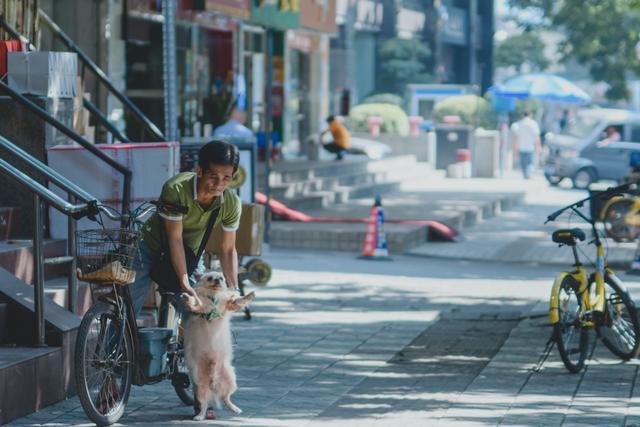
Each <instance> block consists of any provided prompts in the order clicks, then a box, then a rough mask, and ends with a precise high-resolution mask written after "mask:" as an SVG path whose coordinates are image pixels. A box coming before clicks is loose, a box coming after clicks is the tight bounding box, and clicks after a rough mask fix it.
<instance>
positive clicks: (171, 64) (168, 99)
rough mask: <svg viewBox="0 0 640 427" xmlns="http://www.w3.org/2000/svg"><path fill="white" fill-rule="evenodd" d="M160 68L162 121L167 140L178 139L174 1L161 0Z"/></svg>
mask: <svg viewBox="0 0 640 427" xmlns="http://www.w3.org/2000/svg"><path fill="white" fill-rule="evenodd" d="M162 14H163V15H164V24H163V26H162V57H163V61H162V64H163V65H162V68H163V73H164V123H165V134H166V136H167V139H168V140H169V141H177V140H178V115H177V109H176V105H177V92H176V3H175V0H162Z"/></svg>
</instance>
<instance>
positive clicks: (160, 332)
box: [138, 328, 173, 378]
mask: <svg viewBox="0 0 640 427" xmlns="http://www.w3.org/2000/svg"><path fill="white" fill-rule="evenodd" d="M172 334H173V330H172V329H171V328H141V329H139V330H138V343H139V346H140V353H139V354H140V368H141V370H142V372H144V373H145V375H146V376H147V377H149V378H151V377H157V376H158V375H161V374H162V373H163V372H164V371H165V369H166V367H167V346H168V345H169V340H170V339H171V335H172Z"/></svg>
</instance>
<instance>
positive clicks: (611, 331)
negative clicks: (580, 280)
mask: <svg viewBox="0 0 640 427" xmlns="http://www.w3.org/2000/svg"><path fill="white" fill-rule="evenodd" d="M605 292H606V293H605V295H606V296H607V299H606V301H605V311H604V316H603V318H602V321H601V322H599V323H598V335H599V336H600V337H601V338H602V342H603V343H604V345H605V346H606V347H607V348H608V349H609V350H611V352H612V353H613V354H615V355H616V356H618V357H619V358H621V359H622V360H629V359H631V358H632V357H635V355H636V354H637V353H638V346H639V345H640V340H639V337H640V324H639V323H638V311H637V309H636V307H635V305H634V304H633V302H632V301H631V298H630V297H629V294H627V293H626V292H624V291H623V290H622V288H621V287H620V286H619V285H618V284H617V283H616V282H615V280H614V279H612V278H611V277H608V276H607V277H606V278H605Z"/></svg>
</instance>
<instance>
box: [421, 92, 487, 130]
mask: <svg viewBox="0 0 640 427" xmlns="http://www.w3.org/2000/svg"><path fill="white" fill-rule="evenodd" d="M433 116H434V118H435V120H436V122H437V123H442V120H443V119H444V117H445V116H458V117H460V120H461V121H462V123H464V124H467V125H472V126H477V127H482V128H485V129H495V128H496V115H495V112H494V111H493V109H492V108H491V104H490V103H489V102H488V101H487V100H486V99H484V98H481V97H479V96H476V95H457V96H451V97H449V98H445V99H443V100H442V101H440V102H438V103H436V105H435V106H434V108H433Z"/></svg>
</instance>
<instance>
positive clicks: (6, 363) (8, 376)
mask: <svg viewBox="0 0 640 427" xmlns="http://www.w3.org/2000/svg"><path fill="white" fill-rule="evenodd" d="M67 364H68V366H66V365H67ZM70 366H71V364H70V361H69V359H68V358H65V352H64V351H63V349H62V347H21V346H0V378H1V379H2V381H0V396H2V398H3V401H2V411H0V424H2V425H4V424H5V423H8V422H9V421H11V420H14V419H16V418H21V417H24V416H26V415H28V414H31V413H33V412H35V411H38V410H40V409H42V408H44V407H45V406H48V405H51V404H53V403H55V402H58V401H60V400H63V399H65V398H66V397H67V395H68V393H69V392H70V390H71V389H72V388H73V386H72V384H71V381H70V380H69V379H68V377H67V376H71V377H73V374H72V372H70Z"/></svg>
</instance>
